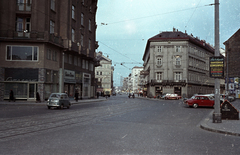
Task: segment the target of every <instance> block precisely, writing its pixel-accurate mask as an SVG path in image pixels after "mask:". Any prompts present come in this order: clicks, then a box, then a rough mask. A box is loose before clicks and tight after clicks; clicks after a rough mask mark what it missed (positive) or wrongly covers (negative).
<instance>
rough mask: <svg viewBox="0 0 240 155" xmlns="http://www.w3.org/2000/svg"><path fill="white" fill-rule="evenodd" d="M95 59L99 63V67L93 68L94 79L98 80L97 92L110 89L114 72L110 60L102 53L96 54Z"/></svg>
mask: <svg viewBox="0 0 240 155" xmlns="http://www.w3.org/2000/svg"><path fill="white" fill-rule="evenodd" d="M96 59H97V60H98V61H100V66H98V67H96V68H95V78H96V79H97V80H98V86H97V92H102V91H103V90H104V89H112V88H113V71H114V67H113V66H112V60H111V59H109V58H108V57H106V56H104V55H103V54H102V52H98V53H97V54H96Z"/></svg>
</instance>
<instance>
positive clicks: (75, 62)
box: [73, 56, 78, 66]
mask: <svg viewBox="0 0 240 155" xmlns="http://www.w3.org/2000/svg"><path fill="white" fill-rule="evenodd" d="M73 64H74V65H75V66H77V65H78V63H77V57H76V56H75V57H74V58H73Z"/></svg>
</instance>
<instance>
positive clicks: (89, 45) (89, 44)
mask: <svg viewBox="0 0 240 155" xmlns="http://www.w3.org/2000/svg"><path fill="white" fill-rule="evenodd" d="M88 48H89V50H91V39H89V40H88Z"/></svg>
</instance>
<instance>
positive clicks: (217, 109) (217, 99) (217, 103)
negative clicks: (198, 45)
mask: <svg viewBox="0 0 240 155" xmlns="http://www.w3.org/2000/svg"><path fill="white" fill-rule="evenodd" d="M215 56H220V52H219V0H215ZM214 88H215V104H214V113H213V123H221V122H222V114H221V112H220V79H219V78H215V85H214Z"/></svg>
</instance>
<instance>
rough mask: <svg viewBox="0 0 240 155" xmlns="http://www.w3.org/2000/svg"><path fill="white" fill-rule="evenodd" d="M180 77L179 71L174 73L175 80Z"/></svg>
mask: <svg viewBox="0 0 240 155" xmlns="http://www.w3.org/2000/svg"><path fill="white" fill-rule="evenodd" d="M181 79H182V77H181V72H176V73H175V80H181Z"/></svg>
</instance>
